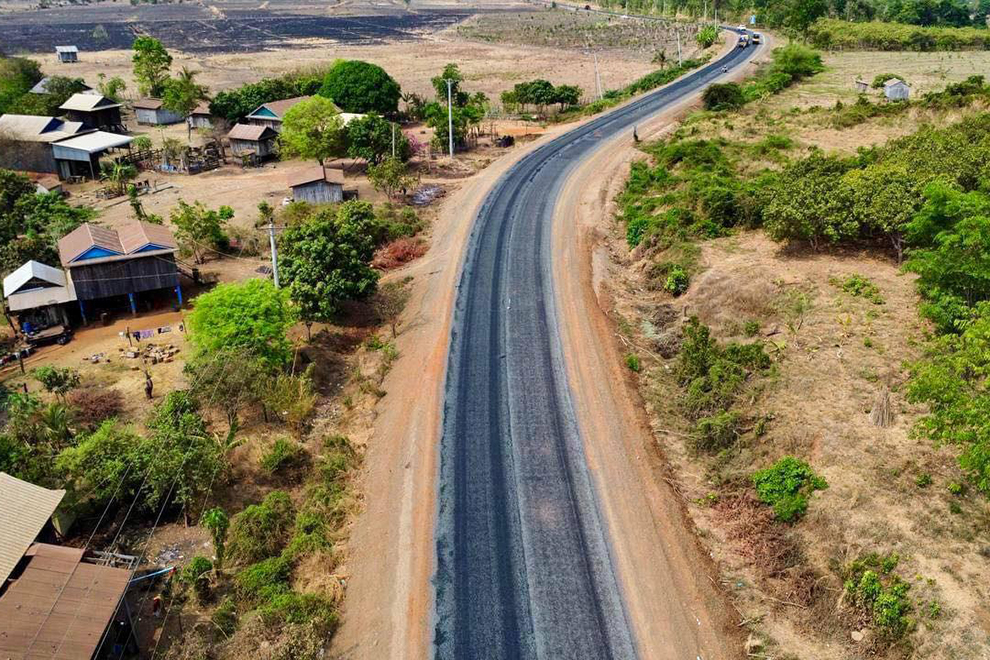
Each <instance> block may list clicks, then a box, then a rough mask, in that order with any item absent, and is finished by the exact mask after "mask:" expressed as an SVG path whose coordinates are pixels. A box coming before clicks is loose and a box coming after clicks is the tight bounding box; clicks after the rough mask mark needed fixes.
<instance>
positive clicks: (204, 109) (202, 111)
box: [192, 101, 210, 115]
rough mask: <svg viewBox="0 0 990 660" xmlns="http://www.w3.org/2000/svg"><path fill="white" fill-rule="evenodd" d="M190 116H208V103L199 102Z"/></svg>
mask: <svg viewBox="0 0 990 660" xmlns="http://www.w3.org/2000/svg"><path fill="white" fill-rule="evenodd" d="M192 114H194V115H208V114H210V102H209V101H201V102H200V104H199V105H197V106H196V108H195V109H193V111H192Z"/></svg>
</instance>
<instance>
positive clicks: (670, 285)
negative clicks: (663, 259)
mask: <svg viewBox="0 0 990 660" xmlns="http://www.w3.org/2000/svg"><path fill="white" fill-rule="evenodd" d="M689 284H690V278H688V274H687V273H686V272H685V271H684V269H683V268H681V267H680V266H673V267H672V268H671V269H670V272H669V273H668V274H667V280H666V282H664V285H663V288H664V289H665V290H666V291H667V292H668V293H670V294H671V295H674V296H679V295H681V294H682V293H684V292H685V291H687V290H688V285H689Z"/></svg>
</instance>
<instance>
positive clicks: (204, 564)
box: [179, 556, 213, 605]
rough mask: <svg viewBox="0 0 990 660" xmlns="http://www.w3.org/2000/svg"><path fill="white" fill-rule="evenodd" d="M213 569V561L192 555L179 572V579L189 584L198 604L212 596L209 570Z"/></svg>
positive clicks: (207, 600) (205, 601)
mask: <svg viewBox="0 0 990 660" xmlns="http://www.w3.org/2000/svg"><path fill="white" fill-rule="evenodd" d="M212 570H213V562H211V561H210V560H209V559H207V558H206V557H198V556H197V557H193V558H192V560H191V561H190V562H189V563H188V564H186V565H185V567H184V568H183V569H182V572H181V573H179V579H180V580H181V581H182V582H184V583H185V584H187V585H189V586H190V587H191V588H192V589H193V592H194V593H195V594H196V600H197V601H198V602H199V604H200V605H203V604H205V603H208V602H209V601H210V598H211V597H212V591H211V588H210V571H212Z"/></svg>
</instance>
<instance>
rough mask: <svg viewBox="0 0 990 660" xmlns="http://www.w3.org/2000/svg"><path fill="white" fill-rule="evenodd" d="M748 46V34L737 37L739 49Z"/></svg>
mask: <svg viewBox="0 0 990 660" xmlns="http://www.w3.org/2000/svg"><path fill="white" fill-rule="evenodd" d="M748 45H749V35H748V34H741V35H739V47H740V48H745V47H746V46H748Z"/></svg>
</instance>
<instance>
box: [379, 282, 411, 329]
mask: <svg viewBox="0 0 990 660" xmlns="http://www.w3.org/2000/svg"><path fill="white" fill-rule="evenodd" d="M408 300H409V292H408V291H407V290H406V283H405V282H389V283H388V284H384V285H382V286H380V287H378V292H377V293H375V297H374V299H373V300H372V306H373V307H374V309H375V314H376V315H377V316H378V321H379V322H380V323H388V324H389V328H390V329H391V330H392V339H395V337H396V335H397V332H396V328H397V326H398V324H399V315H400V314H401V313H402V310H403V309H404V308H405V306H406V302H407V301H408Z"/></svg>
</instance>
